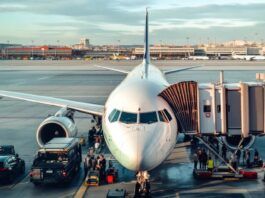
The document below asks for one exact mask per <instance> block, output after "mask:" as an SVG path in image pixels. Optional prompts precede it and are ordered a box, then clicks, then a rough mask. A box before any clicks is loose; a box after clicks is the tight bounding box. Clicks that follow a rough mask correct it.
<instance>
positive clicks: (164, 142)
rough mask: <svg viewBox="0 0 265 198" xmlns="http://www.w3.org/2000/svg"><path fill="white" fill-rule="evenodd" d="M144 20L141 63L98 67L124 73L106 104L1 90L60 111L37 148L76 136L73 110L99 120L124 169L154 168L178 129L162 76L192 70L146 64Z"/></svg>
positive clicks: (45, 125)
mask: <svg viewBox="0 0 265 198" xmlns="http://www.w3.org/2000/svg"><path fill="white" fill-rule="evenodd" d="M145 17H146V18H145V33H144V35H145V39H144V40H145V42H144V56H143V61H142V63H141V64H140V65H138V66H137V67H135V68H134V69H133V70H132V71H130V72H129V71H126V70H122V69H117V68H110V67H106V66H100V67H101V68H105V69H108V70H111V71H115V72H119V73H123V74H126V75H127V76H126V78H125V79H124V80H123V81H122V82H121V83H120V84H119V85H118V86H117V87H116V88H115V89H114V90H113V91H112V92H111V94H110V95H109V97H108V99H107V101H106V103H105V105H97V104H91V103H84V102H78V101H72V100H66V99H60V98H53V97H48V96H40V95H32V94H26V93H19V92H11V91H4V90H0V97H1V96H2V97H9V98H14V99H19V100H25V101H30V102H34V103H41V104H46V105H51V106H56V107H60V108H61V109H60V110H59V111H58V112H57V113H56V114H55V115H53V116H50V117H48V118H46V119H45V120H44V121H43V122H42V123H41V124H40V126H39V127H38V129H37V132H36V139H37V142H38V144H39V146H40V147H42V146H43V145H44V144H45V143H46V142H48V141H49V140H51V139H52V138H54V137H73V136H75V135H76V134H77V127H76V125H75V123H74V120H73V115H74V112H75V111H78V112H81V113H85V114H91V115H94V116H99V117H102V128H103V134H104V139H105V141H106V143H107V145H108V148H109V149H110V152H111V153H112V154H113V156H114V157H115V158H116V159H117V160H118V162H119V163H120V164H121V165H122V166H124V167H125V168H127V169H129V170H132V171H140V172H145V171H150V170H152V169H154V168H155V167H157V166H159V165H160V164H161V163H162V162H163V161H164V160H165V159H166V158H167V156H168V155H169V154H170V153H171V152H172V150H173V149H174V147H175V145H176V139H177V135H178V131H180V130H179V129H180V128H182V127H183V126H182V125H180V126H178V124H179V123H180V124H181V122H178V121H177V119H176V116H175V114H174V111H173V109H172V107H171V106H170V104H169V103H168V102H167V101H166V100H165V99H164V98H163V97H161V96H160V93H162V92H163V91H164V90H165V89H167V88H169V87H170V86H171V85H170V83H169V82H167V80H166V75H168V74H172V73H175V72H181V71H185V70H189V69H193V68H196V67H197V66H192V67H187V68H180V69H179V68H178V69H172V70H168V71H161V70H160V69H158V68H157V67H156V66H154V65H153V64H151V62H150V49H149V23H148V22H149V20H148V18H149V13H148V10H146V16H145ZM185 97H186V96H185ZM224 107H225V105H224ZM224 107H223V108H224ZM222 111H223V110H222ZM190 112H191V113H192V111H190ZM207 116H208V114H207ZM191 122H192V121H191Z"/></svg>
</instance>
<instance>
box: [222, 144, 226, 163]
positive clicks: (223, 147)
mask: <svg viewBox="0 0 265 198" xmlns="http://www.w3.org/2000/svg"><path fill="white" fill-rule="evenodd" d="M226 152H227V148H226V146H225V144H223V146H222V158H224V160H226V159H227V158H226Z"/></svg>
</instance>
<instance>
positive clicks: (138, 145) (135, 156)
mask: <svg viewBox="0 0 265 198" xmlns="http://www.w3.org/2000/svg"><path fill="white" fill-rule="evenodd" d="M151 132H152V131H146V130H145V129H143V128H141V129H140V130H139V131H138V130H136V131H134V133H132V134H131V137H130V138H127V139H130V141H128V142H126V143H125V144H124V156H125V157H126V158H127V160H126V161H127V162H130V163H129V164H127V166H126V167H127V168H129V169H131V170H134V171H139V170H149V169H151V168H152V166H153V164H152V162H153V161H155V159H154V158H155V156H153V152H152V151H153V150H154V149H152V148H150V146H151V145H152V144H150V141H152V138H153V137H152V135H151Z"/></svg>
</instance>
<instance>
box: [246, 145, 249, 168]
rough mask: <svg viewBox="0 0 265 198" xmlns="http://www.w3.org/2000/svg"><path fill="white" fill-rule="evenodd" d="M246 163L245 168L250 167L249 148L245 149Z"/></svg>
mask: <svg viewBox="0 0 265 198" xmlns="http://www.w3.org/2000/svg"><path fill="white" fill-rule="evenodd" d="M246 163H247V168H250V151H249V149H247V150H246Z"/></svg>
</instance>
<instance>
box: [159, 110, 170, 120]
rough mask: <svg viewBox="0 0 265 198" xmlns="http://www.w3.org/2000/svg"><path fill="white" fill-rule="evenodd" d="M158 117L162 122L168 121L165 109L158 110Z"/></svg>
mask: <svg viewBox="0 0 265 198" xmlns="http://www.w3.org/2000/svg"><path fill="white" fill-rule="evenodd" d="M158 117H159V120H160V121H161V122H168V120H167V117H166V115H165V113H164V112H163V111H158Z"/></svg>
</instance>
